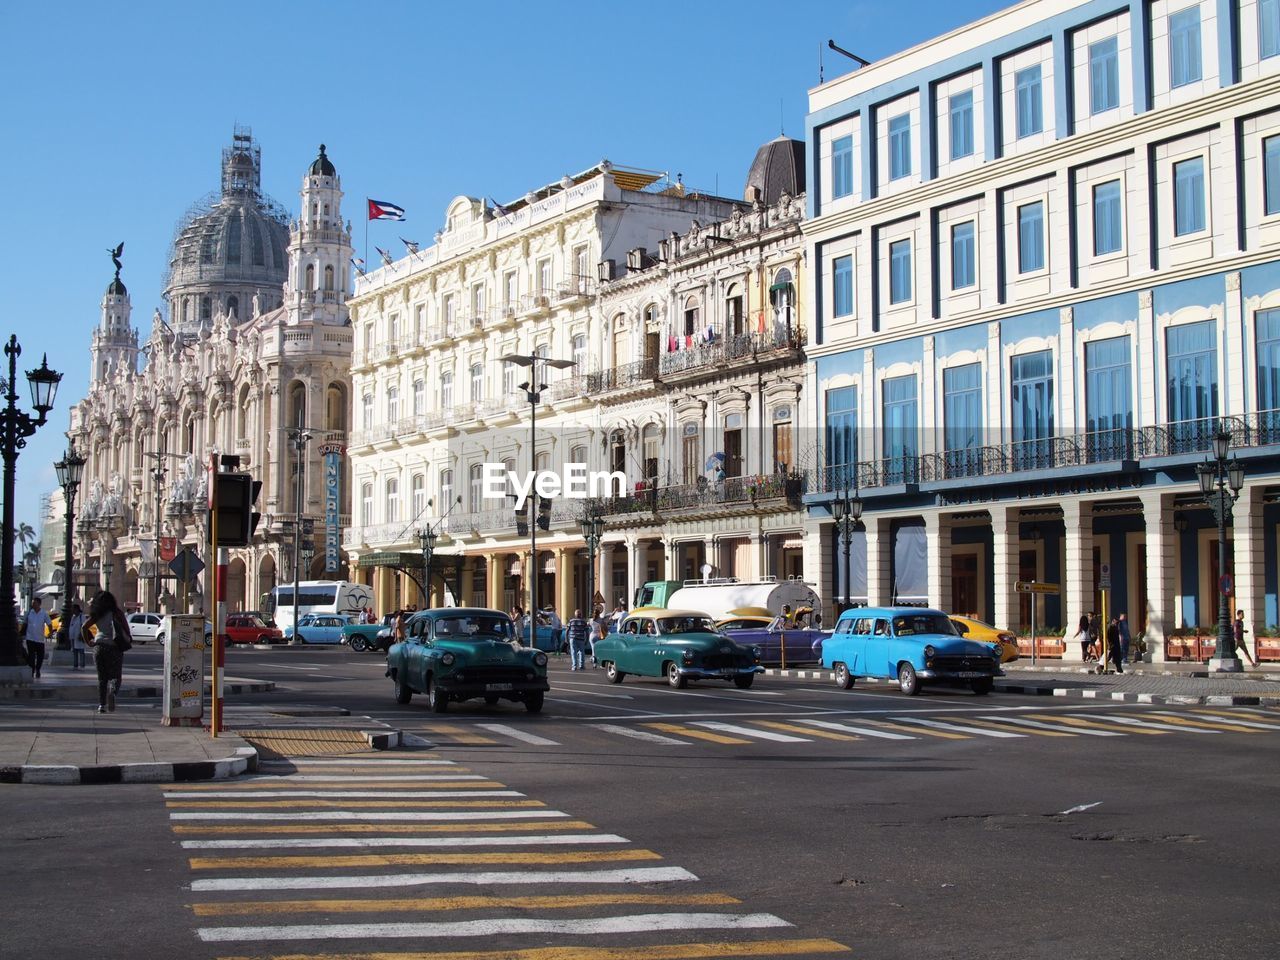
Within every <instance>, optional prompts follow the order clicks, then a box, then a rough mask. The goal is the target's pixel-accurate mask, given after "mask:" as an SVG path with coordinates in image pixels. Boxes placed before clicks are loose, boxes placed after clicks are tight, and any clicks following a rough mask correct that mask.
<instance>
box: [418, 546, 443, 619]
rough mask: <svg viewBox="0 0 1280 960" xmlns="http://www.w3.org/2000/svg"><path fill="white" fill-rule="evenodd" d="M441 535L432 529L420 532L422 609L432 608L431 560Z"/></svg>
mask: <svg viewBox="0 0 1280 960" xmlns="http://www.w3.org/2000/svg"><path fill="white" fill-rule="evenodd" d="M439 538H440V535H439V534H438V533H436V532H435V531H434V530H432V529H431V528H430V527H423V528H422V529H421V530H419V531H418V547H419V549H421V550H422V608H423V609H424V610H426V609H429V608H430V606H431V558H432V556H434V555H435V552H436V540H438V539H439Z"/></svg>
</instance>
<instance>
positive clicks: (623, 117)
mask: <svg viewBox="0 0 1280 960" xmlns="http://www.w3.org/2000/svg"><path fill="white" fill-rule="evenodd" d="M1010 2H1011V0H1007V2H1003V0H896V2H894V3H888V2H884V0H879V2H876V0H856V2H839V0H834V2H823V0H783V2H765V0H724V2H705V0H704V2H700V0H687V2H684V3H679V4H670V3H653V4H640V3H633V4H620V3H584V2H581V0H577V2H572V3H570V2H562V0H533V2H528V0H525V2H514V0H513V2H492V0H490V2H486V0H472V2H466V3H443V2H441V3H437V2H427V0H423V2H401V0H383V2H376V3H361V4H354V3H350V4H345V3H344V4H340V3H330V2H325V0H313V2H306V3H299V2H292V0H289V2H286V0H268V2H255V3H225V2H224V3H217V4H214V3H208V2H190V3H174V2H172V0H167V2H153V0H118V2H116V3H103V2H100V0H99V2H93V3H90V2H86V0H70V2H47V0H45V2H36V0H12V2H9V3H5V4H2V5H0V8H2V9H0V36H3V37H4V41H5V42H4V48H5V49H4V56H3V57H0V82H2V87H0V88H2V89H4V91H5V97H4V100H5V106H6V109H5V114H6V117H7V121H6V130H5V136H4V137H3V140H2V141H0V184H2V185H3V186H2V188H0V223H3V225H4V229H3V231H0V265H3V282H2V283H0V334H3V338H4V340H5V341H6V342H7V341H8V338H9V335H10V334H17V336H18V339H19V341H20V342H21V344H22V349H23V354H22V356H21V358H20V359H19V363H20V366H19V373H18V377H19V390H20V396H21V397H22V398H23V399H22V401H21V403H22V405H23V407H24V409H27V407H26V404H27V403H29V396H28V391H27V385H26V378H25V377H24V376H23V371H25V370H27V369H32V368H34V367H36V366H38V365H39V363H40V356H41V354H42V353H47V354H48V357H49V364H50V366H52V367H53V368H55V369H57V370H61V371H62V372H64V373H65V374H66V376H65V378H64V379H63V381H62V385H61V387H60V389H59V393H58V398H57V406H56V408H55V409H54V411H53V413H52V414H51V415H50V422H49V423H48V424H47V425H46V426H45V427H43V428H42V429H41V430H40V431H39V432H38V433H37V434H36V436H35V437H34V438H32V439H31V440H30V441H29V443H28V446H27V448H26V450H24V451H23V452H22V455H21V456H20V458H19V460H18V489H17V496H16V498H15V505H16V516H17V520H18V522H19V523H22V522H27V523H30V524H31V525H32V526H33V527H35V528H36V530H37V531H38V530H39V528H40V515H39V511H40V500H41V497H42V496H43V495H45V494H47V493H49V492H51V491H52V490H53V489H54V487H55V484H56V479H55V477H54V471H53V462H54V461H55V460H56V459H58V458H59V456H61V454H62V451H63V450H64V449H65V446H66V441H65V438H64V437H63V432H64V431H65V430H66V429H67V426H68V409H69V407H70V405H71V404H72V403H74V402H75V401H76V400H78V399H80V398H81V397H83V396H84V393H85V390H86V387H87V382H88V368H89V345H90V336H91V332H92V330H93V328H94V325H95V324H96V323H97V321H98V306H99V302H100V300H101V298H102V294H103V292H104V290H105V289H106V285H107V283H108V282H109V281H110V279H111V276H112V267H111V261H110V259H109V257H108V255H107V252H106V251H107V249H108V248H109V247H112V246H114V245H115V244H116V243H119V242H120V241H122V240H123V241H124V242H125V254H124V263H125V268H124V272H123V274H122V278H123V279H124V281H125V284H126V285H127V286H128V288H129V293H130V295H131V297H132V301H133V321H134V325H135V326H136V327H138V328H139V329H140V330H141V331H142V332H143V334H144V335H145V333H146V332H147V331H149V330H150V325H151V314H152V311H153V310H154V308H156V307H157V306H161V305H162V304H161V299H160V291H161V288H162V285H163V278H164V274H165V271H166V269H167V263H166V259H165V258H166V255H167V249H168V245H169V241H170V239H171V238H172V235H173V230H174V226H175V224H176V223H177V221H178V219H179V218H180V217H181V216H182V214H183V212H184V211H185V210H186V209H187V207H188V206H189V205H190V204H191V203H192V202H193V201H194V200H196V199H197V198H199V197H201V196H203V195H204V194H205V193H207V192H208V191H210V190H212V189H214V188H215V187H217V185H218V175H219V161H220V157H221V150H222V147H223V146H224V145H226V144H227V143H228V142H229V140H230V136H231V130H232V126H233V124H235V123H243V124H248V125H250V126H251V127H252V128H253V133H254V136H255V137H256V138H257V139H258V142H259V144H260V145H261V147H262V159H263V188H264V190H265V191H266V192H267V193H268V194H270V195H271V196H273V197H274V198H275V199H277V200H279V201H280V202H281V203H283V204H284V205H285V206H286V207H287V208H289V209H290V210H295V211H296V209H297V203H298V195H297V194H298V188H299V186H300V183H301V177H302V174H303V172H304V171H305V170H306V168H307V166H308V165H309V164H310V162H311V160H312V159H314V157H315V155H316V152H317V146H318V144H320V143H322V142H323V143H325V144H327V146H328V154H329V156H330V158H331V159H332V160H333V162H334V164H335V165H336V167H337V169H338V173H339V174H340V175H341V177H342V183H343V188H344V190H345V191H346V201H345V205H344V214H345V215H346V216H347V217H348V218H349V219H350V220H351V221H352V224H353V228H354V233H355V238H356V246H357V248H359V247H360V246H361V245H362V241H363V232H364V221H363V219H362V215H363V211H362V206H363V198H364V197H366V196H372V197H375V198H378V199H381V200H389V201H391V202H393V203H397V204H399V205H400V206H402V207H404V208H405V209H406V217H407V222H405V223H386V224H384V223H374V224H372V225H371V228H370V243H371V244H374V243H377V244H380V245H382V246H384V247H386V246H388V245H390V247H391V249H392V251H393V252H394V253H395V254H396V255H397V256H398V255H401V254H402V253H403V247H402V246H401V245H400V243H399V241H398V240H396V236H397V235H399V236H403V237H405V238H407V239H410V240H417V241H420V242H422V243H423V244H424V245H426V244H428V243H430V242H431V237H432V234H434V233H435V231H436V230H437V229H438V228H439V227H440V226H441V223H442V221H443V215H444V208H445V206H446V205H447V203H448V201H449V200H450V199H451V198H453V197H454V196H457V195H458V194H467V195H470V196H476V197H493V198H494V199H496V200H498V201H499V202H505V201H507V200H511V199H514V198H517V197H520V196H522V195H523V194H524V193H526V192H527V191H528V190H530V189H532V188H534V187H536V186H541V185H543V184H545V183H548V182H550V181H552V180H556V179H559V178H560V177H561V176H563V175H564V174H566V173H574V172H578V171H580V170H583V169H585V168H587V167H589V166H591V165H592V164H593V163H595V162H597V161H599V160H600V159H601V158H603V157H607V158H608V159H610V160H612V161H613V162H615V163H618V164H624V165H628V166H636V167H644V168H647V169H653V170H664V171H668V172H669V173H670V174H671V176H672V177H674V176H675V174H676V173H682V174H683V175H684V181H685V183H687V184H689V185H691V186H693V187H696V188H698V189H702V190H717V189H718V190H719V192H720V193H722V194H725V195H729V196H738V195H741V192H742V187H743V181H744V179H745V178H746V173H747V168H748V167H749V166H750V163H751V159H752V157H753V156H754V155H755V150H756V148H757V147H758V146H759V145H760V144H761V143H764V142H765V141H767V140H770V139H772V138H773V137H775V136H777V135H778V133H779V130H780V129H782V130H784V131H785V132H786V133H787V134H788V135H790V136H794V137H798V138H799V137H803V136H804V115H805V111H806V104H807V99H806V95H807V91H808V89H809V88H811V87H813V86H815V85H816V84H817V81H818V58H819V49H820V48H822V47H825V45H826V41H827V39H828V38H832V39H834V40H835V41H836V43H838V44H840V45H841V46H843V47H845V48H846V49H849V50H852V51H853V52H855V53H857V54H859V55H860V56H863V57H865V58H867V59H869V60H877V59H881V58H883V57H885V56H888V55H890V54H893V53H896V52H898V51H899V50H903V49H905V48H907V47H909V46H912V45H914V44H917V43H920V42H922V41H924V40H927V39H929V38H931V37H934V36H937V35H939V34H942V33H945V32H947V31H948V30H951V29H954V28H955V27H957V26H960V25H962V24H965V23H968V22H970V21H972V20H976V19H978V18H980V17H983V16H986V15H987V14H990V13H992V12H994V11H996V10H998V9H1000V8H1001V7H1004V6H1008V5H1010ZM823 59H824V60H825V63H826V77H827V79H831V78H832V77H835V76H838V75H840V74H841V73H844V72H846V71H847V68H849V67H851V66H852V62H851V61H848V60H846V59H844V58H843V57H840V56H839V55H838V54H835V53H832V52H830V51H826V52H825V53H824V57H823ZM356 255H357V256H360V251H359V249H357V254H356ZM371 259H376V254H375V255H374V257H373V258H371Z"/></svg>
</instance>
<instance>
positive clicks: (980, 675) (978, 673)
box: [916, 669, 1004, 681]
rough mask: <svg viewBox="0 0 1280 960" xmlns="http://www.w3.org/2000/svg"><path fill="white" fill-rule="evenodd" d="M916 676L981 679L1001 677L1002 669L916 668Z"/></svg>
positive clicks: (935, 678)
mask: <svg viewBox="0 0 1280 960" xmlns="http://www.w3.org/2000/svg"><path fill="white" fill-rule="evenodd" d="M916 676H917V677H919V678H920V679H921V680H956V681H969V680H982V679H984V678H986V679H992V680H994V679H995V678H996V677H1003V676H1004V671H1003V670H930V669H924V670H917V671H916Z"/></svg>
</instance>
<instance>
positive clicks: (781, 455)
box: [770, 405, 795, 474]
mask: <svg viewBox="0 0 1280 960" xmlns="http://www.w3.org/2000/svg"><path fill="white" fill-rule="evenodd" d="M770 419H771V420H772V422H773V472H774V473H782V474H785V473H786V472H787V471H788V470H790V469H792V468H793V467H794V466H795V458H794V454H793V449H794V445H793V443H792V433H791V407H790V406H787V405H783V406H779V407H774V408H773V415H772V417H771V418H770Z"/></svg>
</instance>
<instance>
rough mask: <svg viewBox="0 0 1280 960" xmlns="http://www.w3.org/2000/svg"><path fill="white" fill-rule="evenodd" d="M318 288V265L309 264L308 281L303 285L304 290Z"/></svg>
mask: <svg viewBox="0 0 1280 960" xmlns="http://www.w3.org/2000/svg"><path fill="white" fill-rule="evenodd" d="M315 288H316V265H315V264H314V263H308V264H307V280H306V283H304V284H303V287H302V289H303V290H314V289H315Z"/></svg>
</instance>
